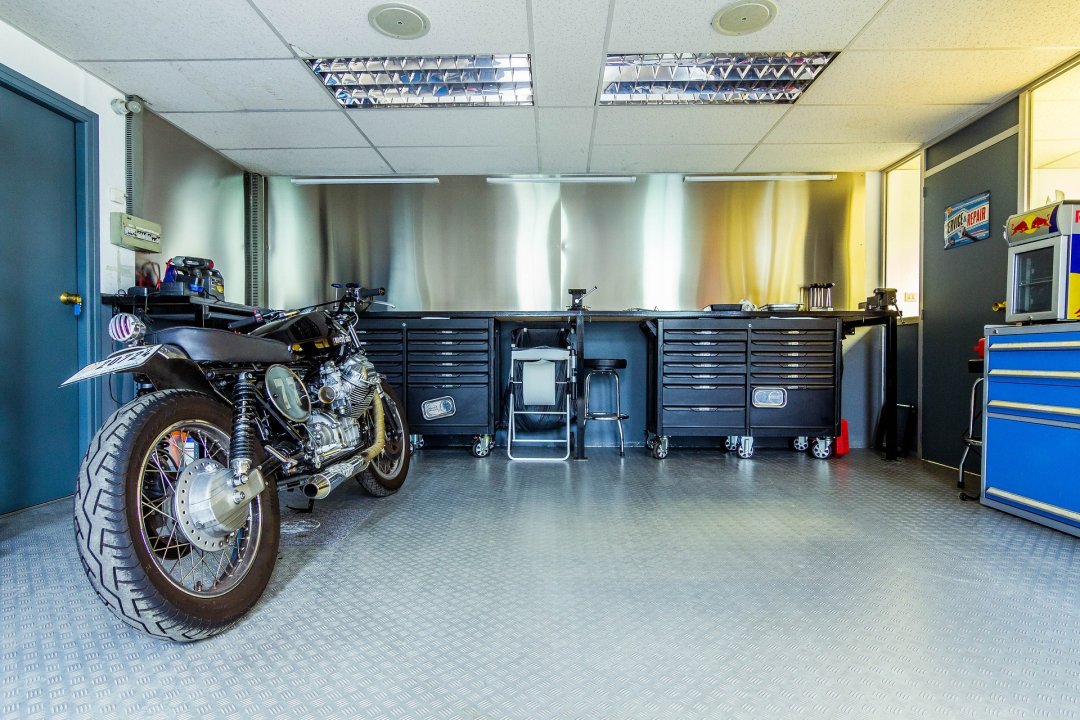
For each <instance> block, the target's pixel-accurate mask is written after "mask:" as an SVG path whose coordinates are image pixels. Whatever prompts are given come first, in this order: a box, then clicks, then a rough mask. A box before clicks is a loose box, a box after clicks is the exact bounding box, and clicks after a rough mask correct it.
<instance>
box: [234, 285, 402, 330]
mask: <svg viewBox="0 0 1080 720" xmlns="http://www.w3.org/2000/svg"><path fill="white" fill-rule="evenodd" d="M333 287H335V288H337V289H339V290H342V289H343V290H345V294H344V295H343V296H342V297H341V298H340V299H339V300H331V301H329V302H326V303H319V304H318V305H312V306H311V307H309V308H306V309H305V310H288V311H285V310H269V309H266V308H256V309H255V312H254V313H253V314H252V316H251V317H248V318H242V319H240V320H234V321H233V322H231V323H229V324H228V326H227V327H228V328H229V329H230V330H246V329H247V328H251V327H255V326H256V325H262V324H263V323H266V322H270V321H272V320H280V319H282V318H287V317H291V316H293V315H296V314H298V313H300V312H307V311H309V310H314V309H315V308H317V307H321V306H323V305H332V304H336V305H337V306H338V312H341V311H342V310H344V309H345V308H346V307H348V306H349V302H350V300H351V301H352V302H356V301H357V300H371V299H372V298H377V297H381V296H383V295H386V288H384V287H380V288H364V287H360V285H359V284H358V283H333ZM364 307H367V306H366V305H365V306H364ZM391 307H393V306H391Z"/></svg>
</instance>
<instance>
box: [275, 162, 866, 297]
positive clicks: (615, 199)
mask: <svg viewBox="0 0 1080 720" xmlns="http://www.w3.org/2000/svg"><path fill="white" fill-rule="evenodd" d="M269 187H270V191H269V211H270V221H269V226H270V227H269V231H270V248H269V254H270V260H269V263H270V271H269V296H270V304H271V305H273V306H279V307H291V306H297V305H302V304H305V303H312V302H317V301H321V300H325V299H328V298H329V297H332V296H333V294H332V292H331V291H330V288H329V285H330V283H331V282H335V281H346V280H353V281H360V282H363V283H364V284H365V285H370V286H378V285H385V286H387V288H388V289H389V298H390V300H391V301H392V302H394V303H395V304H397V306H398V308H399V309H401V310H492V309H494V310H548V309H551V308H556V307H561V306H564V305H565V304H566V303H567V302H568V296H567V295H566V290H567V289H568V288H570V287H592V286H593V285H597V286H599V290H598V291H597V292H596V293H595V294H594V295H592V296H590V297H589V299H588V300H587V301H586V302H587V304H588V305H589V306H590V307H592V308H594V309H625V308H628V307H645V308H650V309H651V308H659V309H661V310H682V309H693V308H700V307H702V306H704V305H706V304H709V303H718V302H737V301H739V300H741V299H743V298H746V299H749V300H751V301H753V302H755V303H757V304H764V303H767V302H793V301H797V300H798V299H799V288H800V286H802V285H805V284H807V283H810V282H834V283H836V285H837V287H836V289H835V290H834V292H833V303H834V306H835V307H837V308H848V307H853V306H854V305H855V303H857V302H858V300H861V299H862V298H863V297H865V295H866V288H865V287H864V285H865V282H866V279H865V269H864V268H865V262H864V255H865V226H864V223H863V221H862V217H863V176H862V175H861V174H842V175H840V176H838V178H837V180H835V181H833V182H806V181H801V182H752V183H693V184H690V183H684V182H683V181H682V176H681V175H643V176H640V177H639V178H638V181H637V182H636V183H634V184H632V185H594V184H578V185H561V186H560V185H557V184H512V185H488V184H487V183H485V181H484V179H483V178H482V177H444V178H441V183H440V184H438V185H387V186H371V185H331V186H295V185H292V184H291V183H290V182H289V181H288V179H287V178H272V179H271V180H270V186H269Z"/></svg>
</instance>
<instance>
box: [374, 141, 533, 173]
mask: <svg viewBox="0 0 1080 720" xmlns="http://www.w3.org/2000/svg"><path fill="white" fill-rule="evenodd" d="M382 153H383V155H384V156H385V157H386V160H387V162H389V163H390V164H391V165H393V166H394V170H395V171H397V172H399V173H408V174H416V173H418V174H424V175H429V174H435V175H492V174H494V175H516V174H530V173H536V172H538V171H539V167H538V163H537V159H536V146H535V145H528V146H515V147H394V148H385V149H384V150H383V151H382Z"/></svg>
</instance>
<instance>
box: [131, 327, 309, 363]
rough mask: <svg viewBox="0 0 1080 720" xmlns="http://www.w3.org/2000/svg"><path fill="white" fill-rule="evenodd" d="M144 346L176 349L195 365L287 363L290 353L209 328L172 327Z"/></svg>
mask: <svg viewBox="0 0 1080 720" xmlns="http://www.w3.org/2000/svg"><path fill="white" fill-rule="evenodd" d="M146 342H147V344H151V345H157V344H167V345H175V346H177V347H179V348H180V349H181V350H183V351H184V352H185V353H187V356H188V357H189V358H191V359H192V360H194V361H195V362H222V363H287V362H292V361H293V355H292V350H291V349H290V348H289V346H288V345H286V344H285V343H283V342H280V341H278V340H270V339H268V338H261V337H254V336H252V335H238V334H236V333H231V332H228V331H227V330H214V329H212V328H196V327H174V328H167V329H165V330H159V331H157V332H153V333H150V334H149V335H147V336H146Z"/></svg>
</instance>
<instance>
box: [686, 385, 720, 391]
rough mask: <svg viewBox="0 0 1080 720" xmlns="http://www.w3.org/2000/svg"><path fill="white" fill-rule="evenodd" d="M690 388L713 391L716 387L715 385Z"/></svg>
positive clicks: (692, 387)
mask: <svg viewBox="0 0 1080 720" xmlns="http://www.w3.org/2000/svg"><path fill="white" fill-rule="evenodd" d="M690 387H691V389H693V390H712V389H713V388H714V387H716V386H715V385H691V386H690Z"/></svg>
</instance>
